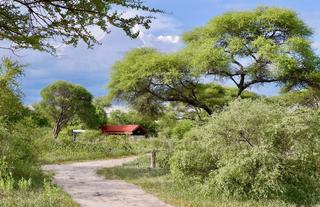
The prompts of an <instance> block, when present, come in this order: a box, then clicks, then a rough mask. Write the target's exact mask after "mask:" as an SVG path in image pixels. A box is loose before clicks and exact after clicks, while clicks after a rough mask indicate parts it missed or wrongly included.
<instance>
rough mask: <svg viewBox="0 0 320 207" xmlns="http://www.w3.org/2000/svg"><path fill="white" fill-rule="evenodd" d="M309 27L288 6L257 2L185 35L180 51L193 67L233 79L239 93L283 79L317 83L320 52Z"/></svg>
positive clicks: (297, 84) (297, 83)
mask: <svg viewBox="0 0 320 207" xmlns="http://www.w3.org/2000/svg"><path fill="white" fill-rule="evenodd" d="M311 34H312V32H311V30H310V28H309V27H308V26H306V25H305V23H304V22H303V21H302V20H301V19H299V17H298V15H297V14H296V13H295V12H293V11H291V10H288V9H281V8H275V7H258V8H257V9H255V10H252V11H242V12H228V13H225V14H223V15H221V16H217V17H214V18H213V19H212V20H211V21H209V23H208V24H207V25H205V26H203V27H200V28H196V29H194V30H193V31H191V32H188V33H186V34H185V35H184V37H183V39H184V41H185V43H186V44H187V47H186V49H185V50H184V51H182V55H184V56H186V57H187V58H189V59H190V60H191V63H190V64H191V65H192V69H193V70H192V72H193V73H196V74H208V75H213V76H217V77H220V78H227V79H230V80H231V81H233V82H234V83H235V84H236V86H237V87H238V94H241V93H242V91H244V90H245V89H247V88H248V87H250V86H252V85H254V84H264V83H270V82H278V83H282V85H283V86H284V87H285V88H286V90H290V89H294V88H296V87H301V86H305V85H309V86H312V87H317V88H319V86H318V83H319V76H320V73H319V58H318V57H317V56H316V54H315V53H314V51H313V50H312V48H311V42H310V40H309V39H308V38H309V36H310V35H311Z"/></svg>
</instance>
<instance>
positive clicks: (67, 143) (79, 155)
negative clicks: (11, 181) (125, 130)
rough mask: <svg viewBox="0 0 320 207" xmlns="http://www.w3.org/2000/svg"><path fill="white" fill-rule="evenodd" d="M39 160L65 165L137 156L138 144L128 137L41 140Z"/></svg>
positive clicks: (43, 162)
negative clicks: (66, 163)
mask: <svg viewBox="0 0 320 207" xmlns="http://www.w3.org/2000/svg"><path fill="white" fill-rule="evenodd" d="M37 145H38V146H39V148H40V152H39V154H40V155H39V158H40V162H41V163H42V164H51V163H64V162H74V161H84V160H96V159H110V158H118V157H125V156H129V155H134V154H136V148H135V146H136V145H137V143H135V142H131V141H130V140H129V139H127V138H126V137H116V138H109V137H103V138H102V139H98V138H97V139H96V140H93V141H87V140H78V141H76V142H74V141H71V139H70V138H69V137H68V140H61V139H60V140H59V139H58V140H54V139H52V138H51V137H50V138H45V139H43V140H40V141H39V142H38V143H37Z"/></svg>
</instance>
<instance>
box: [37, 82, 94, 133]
mask: <svg viewBox="0 0 320 207" xmlns="http://www.w3.org/2000/svg"><path fill="white" fill-rule="evenodd" d="M41 96H42V101H41V103H40V105H41V108H42V109H43V110H44V111H45V113H46V114H47V115H48V116H49V117H50V118H51V119H52V121H53V122H54V128H53V131H52V133H53V137H54V138H57V137H58V135H59V133H60V131H61V130H62V128H63V127H65V126H66V125H67V124H68V123H69V122H70V121H72V120H73V119H75V118H79V119H80V120H81V121H83V122H84V123H86V124H87V125H88V126H90V127H95V126H96V124H97V123H96V122H95V118H94V117H95V108H94V106H93V105H92V95H91V94H90V93H89V92H88V91H87V90H86V89H85V88H83V87H82V86H79V85H75V84H71V83H68V82H66V81H57V82H54V83H52V84H50V85H49V86H47V87H46V88H44V89H43V90H42V91H41Z"/></svg>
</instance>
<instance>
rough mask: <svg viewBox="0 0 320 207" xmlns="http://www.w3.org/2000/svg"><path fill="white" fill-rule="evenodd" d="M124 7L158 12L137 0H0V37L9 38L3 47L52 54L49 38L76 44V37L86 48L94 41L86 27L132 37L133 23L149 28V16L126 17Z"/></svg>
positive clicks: (51, 42) (133, 35)
mask: <svg viewBox="0 0 320 207" xmlns="http://www.w3.org/2000/svg"><path fill="white" fill-rule="evenodd" d="M124 9H131V10H140V11H147V12H161V11H160V10H157V9H153V8H149V7H147V6H145V5H144V4H143V2H142V1H140V0H54V1H47V0H37V1H30V0H10V1H0V13H1V14H2V15H1V22H2V25H1V31H0V40H9V41H10V42H12V45H11V46H9V47H7V49H11V50H13V51H14V50H15V49H20V48H32V49H36V50H41V51H43V50H44V51H48V52H52V53H54V51H55V48H54V47H53V40H59V41H60V42H62V43H64V44H68V45H74V46H76V45H77V44H78V42H79V40H82V41H84V42H85V43H86V44H87V45H88V46H89V47H91V46H93V44H94V43H97V40H96V38H95V37H94V36H93V34H92V32H91V30H90V28H92V27H93V26H95V27H98V28H99V29H101V30H102V31H104V32H110V29H111V27H112V26H113V27H118V28H120V29H122V30H123V31H124V32H125V33H126V34H127V35H128V36H130V37H132V38H136V37H137V36H138V34H139V33H138V32H134V31H132V28H133V27H134V26H136V25H141V26H143V27H145V28H149V26H150V23H151V19H152V17H151V16H146V15H135V16H131V17H126V16H128V15H124V12H120V11H123V10H124Z"/></svg>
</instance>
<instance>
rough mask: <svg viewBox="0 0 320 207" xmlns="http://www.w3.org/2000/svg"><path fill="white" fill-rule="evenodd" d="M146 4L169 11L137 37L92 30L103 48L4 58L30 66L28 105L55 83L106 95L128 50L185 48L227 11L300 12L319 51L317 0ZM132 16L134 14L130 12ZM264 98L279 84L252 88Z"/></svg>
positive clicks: (163, 0)
mask: <svg viewBox="0 0 320 207" xmlns="http://www.w3.org/2000/svg"><path fill="white" fill-rule="evenodd" d="M145 2H146V4H147V5H149V6H152V7H155V8H159V9H162V10H164V11H166V13H167V14H161V15H157V18H156V19H155V20H154V22H153V23H152V25H151V29H149V30H143V31H141V33H140V36H139V37H138V38H137V39H134V40H133V39H130V38H129V37H127V36H126V35H125V34H124V32H122V31H121V30H119V29H112V32H111V33H110V34H104V33H102V32H101V31H99V30H97V29H93V33H94V34H95V36H96V38H97V39H98V40H100V42H101V43H102V44H101V45H96V46H95V47H94V48H93V49H88V48H87V47H86V46H85V45H84V44H80V45H79V46H78V47H77V48H74V47H72V46H64V45H60V47H58V55H57V56H52V55H50V54H47V53H44V52H37V51H32V50H26V51H20V52H19V57H17V56H15V55H13V54H12V53H10V52H9V51H4V50H1V51H0V56H7V57H11V58H12V59H15V60H18V61H19V62H20V63H22V64H26V68H25V76H24V77H23V79H22V90H23V92H24V94H25V96H24V99H23V102H24V103H25V104H32V103H36V102H38V101H40V100H41V97H40V91H41V89H42V88H44V87H45V86H47V85H48V84H50V83H52V82H53V81H56V80H66V81H69V82H72V83H76V84H80V85H82V86H84V87H86V88H87V89H88V90H89V91H90V92H91V93H92V94H93V95H94V96H103V95H106V94H107V87H106V86H107V83H108V81H110V76H111V67H112V65H113V64H114V63H115V62H116V61H118V60H120V59H121V58H122V57H123V56H124V55H125V53H126V52H128V51H130V50H131V49H133V48H137V47H143V46H146V47H155V48H157V49H158V50H160V51H162V52H174V51H177V50H179V49H181V48H183V43H182V42H181V38H180V36H181V35H182V34H183V33H184V32H186V31H190V30H192V29H193V28H195V27H199V26H202V25H204V24H206V23H207V22H208V21H209V20H210V19H211V18H213V17H215V16H217V15H220V14H223V13H224V12H228V11H241V10H250V9H254V8H255V7H257V6H277V7H285V8H289V9H292V10H294V11H296V12H297V13H298V15H299V17H300V18H302V19H303V20H304V21H305V22H306V23H307V25H309V26H310V27H311V28H312V29H313V31H314V36H313V37H312V40H313V47H314V49H315V50H316V51H318V50H319V49H320V23H319V19H320V1H318V0H303V1H302V0H281V1H280V0H145ZM128 13H129V14H130V11H129V12H128ZM251 90H252V91H255V92H257V93H259V94H263V95H270V96H271V95H276V94H277V93H278V88H277V87H275V86H274V85H265V86H263V87H254V88H251Z"/></svg>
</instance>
